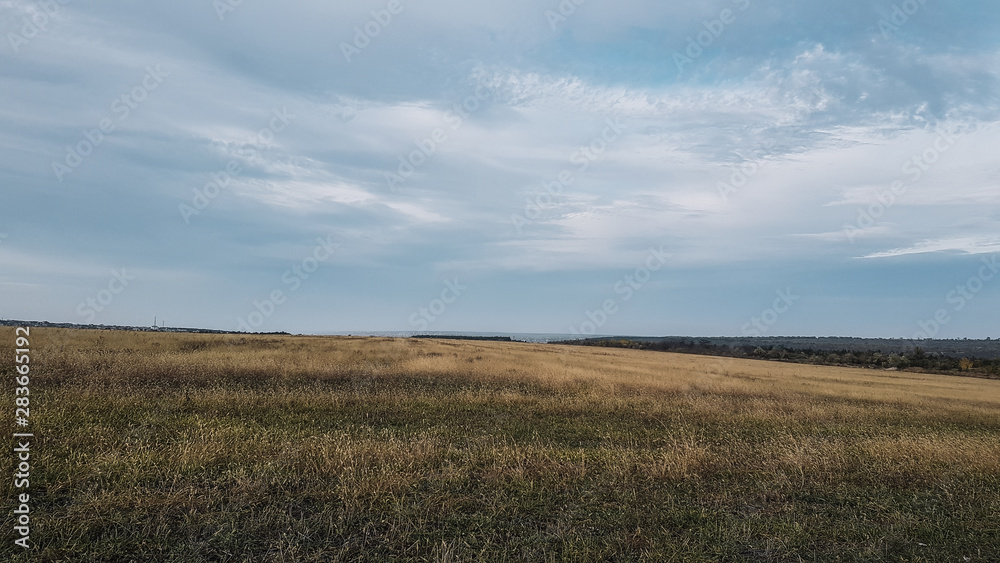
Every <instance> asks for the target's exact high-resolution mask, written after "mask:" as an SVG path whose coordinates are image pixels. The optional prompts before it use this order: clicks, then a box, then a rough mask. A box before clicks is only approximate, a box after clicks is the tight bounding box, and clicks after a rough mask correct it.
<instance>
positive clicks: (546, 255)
mask: <svg viewBox="0 0 1000 563" xmlns="http://www.w3.org/2000/svg"><path fill="white" fill-rule="evenodd" d="M0 21H2V22H3V24H2V27H0V32H2V33H3V35H4V38H3V39H4V40H3V41H2V43H3V45H2V46H0V68H2V71H0V102H2V103H0V143H2V145H3V150H2V151H0V318H7V319H23V320H48V321H52V322H76V323H95V324H128V325H150V324H152V323H153V321H154V317H155V318H156V319H157V320H158V322H161V324H165V325H167V326H178V327H202V328H214V329H226V330H250V331H288V332H292V333H329V332H349V331H396V330H399V331H417V332H420V331H480V332H491V331H494V332H534V333H573V334H576V333H578V334H583V335H587V334H627V335H691V336H741V335H744V336H752V335H767V336H775V335H801V336H862V337H892V338H897V337H898V338H922V337H938V338H963V337H968V338H985V337H994V338H996V337H1000V326H998V323H997V318H998V315H997V311H998V310H1000V267H998V263H997V260H998V256H1000V158H998V156H997V155H998V153H997V147H998V146H1000V96H998V94H1000V82H998V78H1000V33H998V32H1000V5H998V4H997V3H996V2H994V1H992V0H990V1H986V0H982V1H976V0H965V1H961V2H959V1H955V0H952V1H948V0H925V1H922V0H907V1H905V2H902V1H896V2H893V1H892V0H884V1H873V0H843V1H839V2H817V1H801V0H796V1H792V0H771V1H763V0H705V1H678V2H654V1H652V0H621V1H618V2H608V1H606V0H562V1H561V2H560V1H558V0H531V1H529V0H508V1H506V2H484V1H481V0H469V1H464V2H446V1H441V0H372V1H343V2H317V1H307V0H304V1H301V2H295V3H279V2H274V1H266V0H216V1H213V0H197V1H195V0H174V1H172V2H169V3H138V2H127V3H121V2H104V1H93V2H86V3H84V2H77V1H73V0H47V1H30V2H29V1H20V0H4V1H0Z"/></svg>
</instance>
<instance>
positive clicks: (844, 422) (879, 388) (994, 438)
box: [0, 327, 1000, 562]
mask: <svg viewBox="0 0 1000 563" xmlns="http://www.w3.org/2000/svg"><path fill="white" fill-rule="evenodd" d="M31 334H32V352H31V354H32V359H31V362H32V363H31V366H32V372H31V373H32V377H31V405H32V425H33V430H34V432H35V435H36V443H35V445H34V448H35V451H33V452H32V476H31V495H32V499H33V505H32V523H33V527H32V541H33V542H34V543H35V545H36V546H37V549H36V550H32V551H33V553H32V555H31V560H32V561H39V560H41V561H69V560H73V561H84V560H87V561H103V560H111V561H129V560H134V561H153V560H157V561H197V560H217V561H242V560H255V561H258V560H260V561H390V560H399V561H671V560H673V561H681V560H684V561H800V560H807V561H814V560H823V561H956V562H961V561H997V560H1000V524H998V521H997V515H998V514H1000V381H997V380H987V379H975V378H963V377H950V376H942V375H930V374H917V373H903V372H889V371H876V370H862V369H852V368H834V367H820V366H806V365H794V364H784V363H775V362H765V361H753V360H742V359H732V358H713V357H707V356H690V355H678V354H667V353H658V352H648V351H639V350H628V349H605V348H587V347H572V346H558V345H544V344H525V343H516V342H515V343H506V342H463V341H453V340H449V341H440V340H429V339H388V338H351V337H303V336H299V337H279V336H238V335H227V336H220V335H185V334H158V333H150V332H111V331H85V330H62V329H32V331H31ZM0 342H2V344H3V345H2V351H3V354H2V357H5V358H11V357H12V356H13V352H14V350H13V342H14V330H13V328H7V327H3V328H0ZM13 368H14V364H13V362H12V361H8V362H6V363H5V364H4V365H2V366H0V371H2V373H3V374H4V375H5V376H6V377H5V380H8V381H10V380H11V379H13V375H14V370H13ZM12 388H13V383H10V384H9V385H8V386H7V389H8V390H7V391H5V394H7V396H10V395H11V394H12V392H11V391H10V389H12ZM8 404H10V405H13V403H12V402H8ZM13 411H14V409H13V407H11V408H9V409H5V410H4V416H5V419H4V420H5V422H6V423H7V427H8V428H10V427H12V426H13V420H12V417H13ZM8 451H9V450H8ZM6 481H7V485H5V487H6V489H5V491H4V495H5V498H8V499H10V498H13V494H14V491H13V490H12V484H11V481H10V480H9V479H8V480H6ZM5 518H7V519H8V520H7V524H5V526H4V529H5V530H7V535H8V536H9V534H10V530H11V527H12V526H11V524H10V522H11V516H10V512H9V511H7V512H6V513H5ZM21 551H22V550H20V549H15V547H14V546H12V545H11V541H9V538H8V540H7V541H5V542H4V544H3V546H2V548H0V554H2V555H3V558H4V559H5V560H11V561H22V560H24V561H26V560H27V559H26V558H25V555H22V554H21V553H20V552H21Z"/></svg>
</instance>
